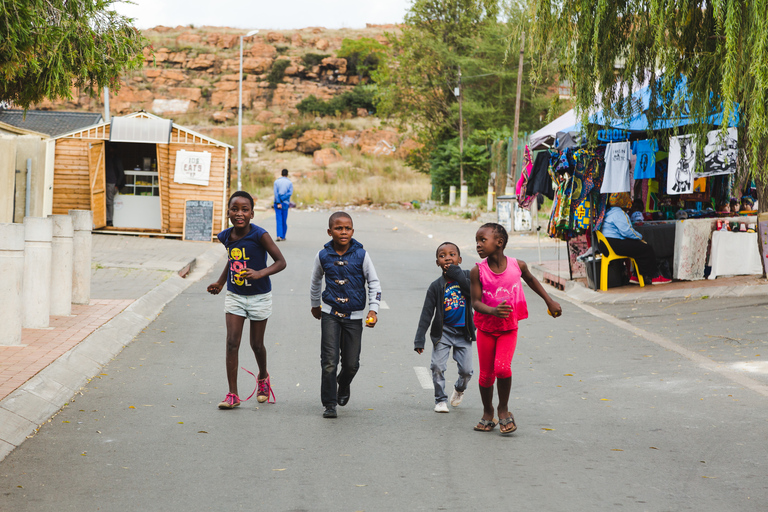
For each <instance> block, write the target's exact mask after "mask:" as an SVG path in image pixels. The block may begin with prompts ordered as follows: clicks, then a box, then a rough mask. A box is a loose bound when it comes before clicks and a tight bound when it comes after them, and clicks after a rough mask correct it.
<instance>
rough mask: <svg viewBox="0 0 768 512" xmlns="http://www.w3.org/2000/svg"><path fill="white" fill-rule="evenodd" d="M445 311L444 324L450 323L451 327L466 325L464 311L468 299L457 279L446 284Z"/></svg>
mask: <svg viewBox="0 0 768 512" xmlns="http://www.w3.org/2000/svg"><path fill="white" fill-rule="evenodd" d="M443 307H444V308H445V312H444V315H445V316H444V320H443V324H444V325H450V326H451V327H464V311H465V308H466V301H465V299H464V295H462V293H461V288H460V287H459V283H457V282H456V281H448V282H447V283H446V284H445V298H444V299H443Z"/></svg>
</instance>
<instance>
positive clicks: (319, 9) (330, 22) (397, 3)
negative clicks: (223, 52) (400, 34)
mask: <svg viewBox="0 0 768 512" xmlns="http://www.w3.org/2000/svg"><path fill="white" fill-rule="evenodd" d="M133 2H134V5H130V4H125V3H119V4H115V8H116V9H117V11H118V12H120V13H121V14H124V15H126V16H129V17H131V18H135V19H136V21H135V24H136V26H137V27H138V28H140V29H146V28H151V27H154V26H157V25H165V26H168V27H175V26H177V25H190V24H192V25H195V26H202V25H211V26H217V27H235V28H243V29H253V28H258V29H274V30H279V29H297V28H305V27H325V28H363V27H365V24H366V23H374V24H387V23H399V22H401V21H403V15H404V14H405V12H406V10H407V9H408V8H409V7H410V5H411V0H133Z"/></svg>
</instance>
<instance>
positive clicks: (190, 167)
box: [173, 149, 211, 186]
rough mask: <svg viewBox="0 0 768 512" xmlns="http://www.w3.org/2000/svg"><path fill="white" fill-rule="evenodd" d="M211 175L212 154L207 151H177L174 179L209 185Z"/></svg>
mask: <svg viewBox="0 0 768 512" xmlns="http://www.w3.org/2000/svg"><path fill="white" fill-rule="evenodd" d="M210 176H211V154H210V153H209V152H207V151H202V152H200V151H184V150H183V149H181V150H179V151H177V152H176V170H175V172H174V174H173V181H175V182H176V183H189V184H191V185H203V186H207V185H208V180H209V179H210Z"/></svg>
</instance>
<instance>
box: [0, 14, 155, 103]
mask: <svg viewBox="0 0 768 512" xmlns="http://www.w3.org/2000/svg"><path fill="white" fill-rule="evenodd" d="M117 1H118V0H0V101H6V102H10V103H12V104H14V105H16V106H19V107H21V108H24V109H26V108H29V106H30V105H32V104H34V103H37V102H39V101H41V100H43V99H46V98H47V99H51V100H53V99H57V98H66V99H69V98H71V96H72V87H76V88H80V89H83V90H85V91H86V92H88V93H90V94H91V95H96V94H98V93H99V91H100V90H101V88H103V87H105V86H109V87H112V88H113V89H115V90H117V89H118V88H119V85H120V75H121V73H123V72H124V71H126V70H130V69H138V68H141V66H142V65H143V61H144V55H143V49H144V48H145V47H146V46H148V41H147V40H146V39H145V38H144V37H142V36H141V34H140V33H139V32H138V31H137V30H136V29H135V28H133V26H132V20H131V19H129V18H126V17H124V16H122V15H120V14H118V13H117V12H115V11H114V9H113V6H114V4H115V3H117Z"/></svg>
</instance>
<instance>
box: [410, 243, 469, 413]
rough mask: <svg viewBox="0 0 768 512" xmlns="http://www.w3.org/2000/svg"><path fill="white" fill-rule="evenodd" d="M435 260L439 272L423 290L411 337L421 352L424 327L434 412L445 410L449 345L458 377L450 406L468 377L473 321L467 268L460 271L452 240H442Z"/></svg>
mask: <svg viewBox="0 0 768 512" xmlns="http://www.w3.org/2000/svg"><path fill="white" fill-rule="evenodd" d="M435 262H436V263H437V266H438V267H440V270H442V272H443V274H442V275H441V276H440V277H439V278H437V279H436V280H434V281H433V282H432V284H430V285H429V289H427V295H426V297H424V306H423V307H422V308H421V317H420V318H419V326H418V328H417V329H416V336H415V338H414V340H413V349H414V350H415V351H416V353H418V354H421V353H423V352H424V344H425V341H426V340H425V338H426V334H427V328H429V326H430V323H431V324H432V328H431V329H430V330H429V338H430V340H431V341H432V361H431V365H430V369H431V370H432V382H433V383H434V386H435V412H442V413H445V412H449V409H448V403H447V402H448V395H446V394H445V370H446V367H447V365H448V356H449V355H450V353H451V348H453V359H454V360H455V361H456V364H457V365H458V367H459V378H458V379H457V380H456V383H455V384H454V385H453V393H452V394H451V405H452V406H454V407H458V406H459V404H461V401H462V399H463V398H464V391H465V390H466V389H467V384H469V379H471V378H472V342H473V341H474V340H475V324H474V322H473V321H472V307H471V306H470V300H469V298H470V297H469V296H470V282H469V270H462V269H461V267H459V265H461V252H460V251H459V246H458V245H456V244H454V243H453V242H443V243H442V244H440V245H439V246H438V247H437V251H435Z"/></svg>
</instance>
